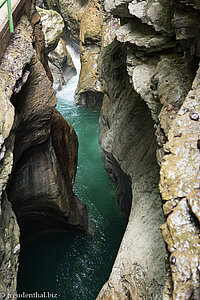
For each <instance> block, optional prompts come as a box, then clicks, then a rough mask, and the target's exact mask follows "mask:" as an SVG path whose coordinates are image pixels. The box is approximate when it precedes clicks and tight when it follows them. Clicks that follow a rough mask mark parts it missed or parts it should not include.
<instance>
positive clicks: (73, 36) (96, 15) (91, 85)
mask: <svg viewBox="0 0 200 300" xmlns="http://www.w3.org/2000/svg"><path fill="white" fill-rule="evenodd" d="M46 3H47V4H48V7H49V9H54V10H57V11H58V12H59V13H60V14H61V15H62V17H63V19H64V21H65V25H66V28H67V33H68V35H67V36H66V34H65V35H64V37H65V40H66V41H67V43H68V44H69V43H71V44H73V47H74V48H77V45H78V44H79V49H80V58H81V72H80V77H79V82H78V86H77V90H76V95H75V99H76V103H77V104H79V105H85V106H96V107H101V104H102V100H103V93H102V92H103V90H102V86H101V83H100V82H99V80H98V77H99V73H98V69H97V64H98V56H99V54H100V52H101V50H102V49H103V47H105V46H106V45H108V44H109V43H111V41H112V40H113V39H114V38H115V29H116V28H117V27H118V25H119V24H118V20H117V19H115V18H113V17H112V16H111V15H110V14H106V13H105V12H104V11H103V5H102V3H101V2H99V1H97V0H89V1H82V2H81V1H73V2H72V1H66V0H47V1H46ZM69 37H70V38H69ZM72 41H73V42H72ZM50 61H51V58H50ZM53 73H54V71H53Z"/></svg>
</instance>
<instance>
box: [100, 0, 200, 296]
mask: <svg viewBox="0 0 200 300" xmlns="http://www.w3.org/2000/svg"><path fill="white" fill-rule="evenodd" d="M104 6H105V9H106V11H107V12H109V13H112V14H113V15H114V16H117V17H120V21H121V26H120V27H119V29H118V30H117V32H116V36H117V41H118V42H119V44H116V42H114V43H112V44H111V45H110V46H109V47H107V48H105V50H104V52H103V54H102V56H101V59H100V65H99V70H100V76H101V82H102V85H103V90H104V94H105V95H104V100H103V105H102V112H101V118H100V126H101V136H100V143H101V147H102V148H103V149H104V150H105V151H106V152H108V153H110V155H112V156H114V159H115V160H116V161H117V162H118V164H119V166H120V167H121V168H122V170H123V172H124V173H126V174H127V175H128V176H130V177H131V181H132V209H131V213H130V217H129V222H128V225H127V229H126V232H125V235H124V238H123V240H122V244H121V247H120V250H119V253H118V256H117V258H116V261H115V264H114V266H113V270H112V273H111V275H110V278H109V280H108V282H107V283H106V284H105V285H104V287H103V288H102V290H101V291H100V293H99V296H98V299H139V298H144V299H153V300H154V299H161V298H162V299H165V300H171V299H198V298H199V297H200V292H199V291H200V284H199V282H200V280H199V263H200V262H199V261H200V257H199V244H198V242H197V240H198V236H199V209H200V207H199V196H200V195H199V167H200V165H199V161H200V160H199V158H200V155H199V148H200V146H199V134H200V126H199V104H200V103H199V69H198V68H199V65H198V62H199V34H198V33H197V32H198V30H199V29H198V28H199V5H198V3H197V2H194V3H192V2H191V3H189V2H186V1H181V2H179V1H178V2H176V3H172V2H170V1H168V0H166V1H148V0H147V1H126V0H119V1H113V0H105V1H104ZM122 61H123V63H122ZM127 77H128V79H127V80H128V84H127V82H125V78H127ZM136 99H137V100H136ZM142 103H143V105H144V107H142ZM145 106H146V108H145ZM147 112H149V113H150V115H146V114H148V113H147ZM140 114H141V115H140ZM139 116H140V117H139ZM150 116H151V117H150ZM150 120H151V121H152V123H151V121H150ZM140 122H143V123H142V124H141V125H140ZM147 122H149V123H148V125H147ZM141 128H142V131H143V132H141ZM147 128H148V132H147V131H146V130H147ZM153 128H155V131H154V129H153ZM151 130H152V131H151ZM155 136H156V142H157V146H156V145H155V144H154V143H155ZM149 138H150V140H149ZM143 141H145V142H144V144H145V146H146V147H147V148H148V149H146V150H144V148H143V146H142V145H143ZM148 145H149V146H148ZM153 145H154V146H155V148H154V149H153V147H154V146H153ZM156 148H157V149H156ZM143 151H144V152H143ZM133 153H134V154H133ZM142 153H143V155H142ZM150 157H151V158H150ZM155 158H156V159H157V162H158V164H159V165H160V184H159V190H160V194H159V191H158V180H159V175H158V174H159V173H157V175H156V169H157V167H156V159H155ZM144 162H145V163H144ZM150 166H151V167H150ZM148 168H149V169H148ZM147 169H148V171H147ZM145 170H146V171H145ZM157 172H158V171H157ZM140 174H141V177H140ZM147 174H148V176H147ZM137 176H138V177H137ZM143 180H144V181H143ZM151 180H152V182H151ZM150 182H151V183H150ZM146 184H147V186H148V188H145V186H146ZM150 190H151V195H148V191H150ZM138 195H140V196H138ZM156 195H157V196H156ZM160 195H161V199H162V200H163V203H162V202H161V199H160ZM143 197H144V198H145V199H148V200H147V201H145V200H144V202H143V199H144V198H143ZM155 199H156V200H155ZM153 203H154V204H153ZM151 204H152V205H153V207H154V208H152V207H149V205H150V206H151ZM161 204H163V211H164V215H165V218H166V221H165V222H164V218H163V213H162V210H161ZM154 209H155V210H154ZM149 213H150V216H149ZM143 219H144V223H143ZM146 220H148V221H147V222H146ZM144 224H145V225H144ZM150 224H151V225H150ZM149 225H150V227H149ZM160 225H161V230H162V234H163V238H164V241H165V242H166V244H167V247H168V251H169V257H168V258H167V257H165V247H164V245H163V243H162V240H161V236H160V231H159V226H160ZM138 226H139V228H138ZM143 226H145V228H144V227H143ZM140 230H141V231H140ZM147 232H148V237H146V241H147V240H149V239H151V240H154V239H155V240H154V241H155V242H154V243H153V244H151V245H150V244H149V243H144V244H143V242H142V240H143V237H144V236H145V234H147ZM156 241H157V242H156ZM155 245H157V246H158V245H159V246H160V247H158V248H159V249H155V248H154V247H155ZM161 245H162V246H161ZM152 253H154V254H152ZM155 253H157V256H156V258H155V257H154V255H155ZM152 255H153V256H152ZM164 257H165V258H167V259H166V271H165V263H164ZM145 259H147V262H146V264H145V263H144V262H145ZM157 260H158V261H159V263H157ZM130 262H131V263H130ZM158 266H159V267H158ZM146 267H147V268H146ZM157 267H158V269H157ZM148 270H151V271H148ZM140 272H141V273H140ZM152 274H156V275H155V277H151V276H152ZM153 278H156V279H155V281H154V279H153ZM151 280H153V282H154V283H153V284H152V282H151ZM164 281H165V284H164Z"/></svg>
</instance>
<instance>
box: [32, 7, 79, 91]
mask: <svg viewBox="0 0 200 300" xmlns="http://www.w3.org/2000/svg"><path fill="white" fill-rule="evenodd" d="M37 11H38V13H39V15H40V17H41V22H42V30H43V32H44V37H45V52H46V54H47V57H48V62H49V67H50V70H51V73H52V75H53V83H54V84H53V86H54V89H55V90H61V89H62V86H63V85H65V84H67V82H68V81H69V79H71V78H72V77H73V76H74V75H76V68H75V67H74V64H73V61H72V58H71V55H70V53H69V51H68V50H67V48H66V45H65V42H64V40H63V39H62V38H61V35H62V33H63V29H64V21H63V18H62V16H61V15H60V14H59V13H58V12H56V11H54V10H46V9H42V8H40V7H37Z"/></svg>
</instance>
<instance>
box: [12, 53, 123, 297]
mask: <svg viewBox="0 0 200 300" xmlns="http://www.w3.org/2000/svg"><path fill="white" fill-rule="evenodd" d="M70 50H72V49H70ZM72 54H73V60H74V63H75V65H76V67H77V69H79V68H80V66H79V59H78V58H77V57H75V55H74V53H72ZM77 81H78V75H77V76H75V77H73V78H72V79H71V80H70V81H69V83H68V85H67V86H66V87H64V89H63V90H62V91H60V92H58V93H57V98H58V105H57V109H58V110H59V111H60V112H61V113H62V115H63V116H64V117H65V118H66V119H67V120H68V121H69V122H70V123H71V124H72V125H73V126H74V128H75V130H76V133H77V135H78V139H79V159H78V170H77V177H76V182H75V186H74V191H75V193H76V195H77V196H78V197H79V199H80V200H82V201H83V202H84V203H86V204H87V207H88V210H89V216H90V219H91V220H92V224H93V230H94V235H92V236H91V235H84V234H81V233H77V232H66V233H52V234H46V235H42V236H40V237H37V238H35V239H33V240H31V241H29V242H27V243H25V244H24V245H23V246H22V250H21V254H20V268H19V276H18V293H22V292H26V293H35V292H38V293H40V292H49V293H54V294H58V297H57V299H59V300H64V299H65V300H94V299H95V298H96V296H97V294H98V292H99V290H100V289H101V287H102V285H103V284H104V283H105V282H106V281H107V279H108V277H109V274H110V272H111V269H112V265H113V263H114V260H115V257H116V254H117V251H118V248H119V245H120V241H121V238H122V236H123V233H124V229H125V225H124V221H123V219H122V216H121V213H120V210H119V207H118V205H117V201H116V197H115V188H114V186H113V183H112V182H111V180H110V179H109V178H108V176H107V174H106V172H105V169H104V158H103V154H102V152H101V150H100V148H99V143H98V137H99V124H98V119H99V111H98V110H96V109H92V108H85V107H78V106H76V105H75V103H74V99H73V97H74V92H75V88H76V85H77ZM29 299H31V298H29ZM34 299H35V298H34ZM50 299H53V298H50Z"/></svg>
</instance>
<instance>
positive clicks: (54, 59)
mask: <svg viewBox="0 0 200 300" xmlns="http://www.w3.org/2000/svg"><path fill="white" fill-rule="evenodd" d="M48 59H49V66H50V69H51V72H52V74H53V80H54V88H55V90H61V88H62V86H63V85H66V84H67V82H68V81H69V79H71V78H72V77H73V76H75V75H76V68H75V67H74V63H73V61H72V58H71V55H70V53H69V51H68V50H67V48H66V45H65V42H64V41H63V39H62V38H60V40H59V42H58V45H57V47H56V49H55V50H54V51H51V52H50V53H49V55H48Z"/></svg>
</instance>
